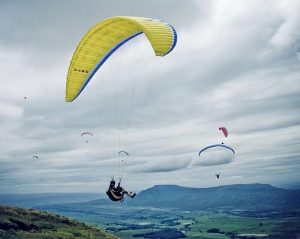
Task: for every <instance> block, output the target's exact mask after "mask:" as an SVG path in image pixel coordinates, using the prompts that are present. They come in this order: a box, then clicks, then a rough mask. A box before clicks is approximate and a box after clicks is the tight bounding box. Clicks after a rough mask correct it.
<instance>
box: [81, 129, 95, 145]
mask: <svg viewBox="0 0 300 239" xmlns="http://www.w3.org/2000/svg"><path fill="white" fill-rule="evenodd" d="M84 135H90V136H93V134H92V133H90V132H83V133H82V134H81V136H84ZM85 142H86V143H88V142H89V141H88V140H86V141H85Z"/></svg>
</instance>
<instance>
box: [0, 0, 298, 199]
mask: <svg viewBox="0 0 300 239" xmlns="http://www.w3.org/2000/svg"><path fill="white" fill-rule="evenodd" d="M299 12H300V1H296V0H289V1H288V0H286V1H279V0H278V1H274V0H271V1H260V0H257V1H254V0H253V1H248V0H235V1H222V0H220V1H186V0H165V1H162V0H151V1H150V0H149V1H148V0H143V1H140V0H128V1H122V0H119V1H116V0H107V1H99V0H95V1H93V0H87V1H79V0H78V1H71V0H68V1H67V0H53V1H50V0H45V1H38V0H31V1H30V0H28V1H16V0H10V1H4V0H2V1H0V34H1V35H0V36H1V37H0V64H1V70H0V79H1V87H0V131H1V136H0V192H1V193H31V192H104V191H105V190H106V188H107V184H108V182H109V179H110V177H111V176H112V175H115V176H116V177H118V176H119V174H122V175H123V185H124V187H125V188H126V189H128V190H142V189H146V188H147V187H150V186H153V185H157V184H178V185H182V186H193V187H210V186H218V185H225V184H238V183H270V184H272V185H275V186H281V185H287V184H294V183H299V182H300V178H299V170H300V31H299V29H300V14H299ZM119 15H128V16H143V17H149V18H156V19H160V20H163V21H165V22H168V23H169V24H171V25H172V26H173V27H174V28H175V29H176V31H177V34H178V41H177V45H176V47H175V48H174V50H173V51H172V52H171V53H170V54H169V55H167V56H165V57H163V58H161V57H156V56H155V55H154V53H153V50H152V48H151V45H150V43H149V42H148V40H147V38H146V37H145V36H144V35H141V36H139V37H137V38H135V39H133V40H131V41H130V42H128V43H127V44H125V45H124V46H122V47H121V48H120V49H119V50H118V51H117V52H115V53H114V54H113V55H112V56H111V57H110V59H109V60H108V61H107V62H106V63H105V64H104V65H103V67H101V68H100V69H99V71H98V72H97V73H96V75H95V76H94V77H93V79H92V80H91V82H90V83H89V85H88V86H87V87H86V88H85V90H84V91H83V92H82V94H81V95H80V96H79V97H78V98H77V99H76V100H75V101H74V102H71V103H66V102H65V101H64V94H65V84H66V75H67V70H68V66H69V63H70V59H71V57H72V54H73V52H74V50H75V48H76V45H77V44H78V42H79V41H80V39H81V38H82V37H83V35H84V34H85V33H86V32H87V31H88V29H89V28H90V27H91V26H93V25H94V24H96V23H97V22H100V21H102V20H104V19H106V18H108V17H112V16H119ZM24 97H26V99H25V98H24ZM221 126H225V127H227V129H228V131H229V136H228V137H227V138H225V137H224V135H223V134H222V132H221V131H219V130H218V129H219V127H221ZM83 132H92V133H93V136H90V135H84V136H82V137H81V134H82V133H83ZM221 142H224V143H225V144H226V145H228V146H230V147H232V148H233V149H234V150H235V152H236V154H235V156H234V157H232V154H231V151H228V150H226V148H224V150H225V151H224V152H221V151H220V152H219V151H218V152H216V151H213V150H212V152H205V153H206V155H203V157H201V155H200V157H199V156H198V153H199V151H200V150H201V149H203V148H204V147H206V146H209V145H211V144H220V143H221ZM120 150H125V151H127V152H128V153H129V155H130V156H129V157H125V156H124V157H123V156H120V157H119V156H118V152H119V151H120ZM228 153H229V154H228ZM34 155H37V156H38V159H36V158H33V156H34ZM122 160H123V162H124V165H123V166H122V164H121V167H119V162H122ZM201 160H204V161H201ZM210 160H211V161H210ZM217 172H219V173H221V176H220V179H217V178H216V177H215V174H216V173H217Z"/></svg>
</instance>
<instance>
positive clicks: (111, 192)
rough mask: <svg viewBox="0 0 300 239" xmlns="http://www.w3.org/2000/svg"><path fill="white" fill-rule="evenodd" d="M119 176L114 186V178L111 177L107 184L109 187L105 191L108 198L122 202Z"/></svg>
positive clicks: (122, 196)
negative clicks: (116, 184)
mask: <svg viewBox="0 0 300 239" xmlns="http://www.w3.org/2000/svg"><path fill="white" fill-rule="evenodd" d="M120 184H121V178H120V179H119V183H118V186H117V187H115V180H114V179H113V178H112V179H111V181H110V184H109V188H108V190H107V191H106V194H107V196H108V197H109V198H110V200H112V201H115V202H118V201H120V203H122V202H123V201H124V192H123V191H124V189H123V188H122V187H121V186H120Z"/></svg>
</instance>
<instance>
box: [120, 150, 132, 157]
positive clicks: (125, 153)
mask: <svg viewBox="0 0 300 239" xmlns="http://www.w3.org/2000/svg"><path fill="white" fill-rule="evenodd" d="M118 155H119V156H122V155H124V156H129V153H127V152H126V151H123V150H121V151H119V153H118Z"/></svg>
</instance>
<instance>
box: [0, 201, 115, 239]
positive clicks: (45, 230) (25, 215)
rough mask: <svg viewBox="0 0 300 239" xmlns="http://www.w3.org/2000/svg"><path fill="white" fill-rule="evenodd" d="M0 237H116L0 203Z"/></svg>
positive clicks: (56, 217)
mask: <svg viewBox="0 0 300 239" xmlns="http://www.w3.org/2000/svg"><path fill="white" fill-rule="evenodd" d="M0 238H6V239H9V238H18V239H19V238H20V239H22V238H28V239H29V238H30V239H34V238H44V239H52V238H53V239H54V238H56V239H65V238H68V239H69V238H72V239H75V238H76V239H77V238H78V239H79V238H90V239H93V238H97V239H98V238H106V239H110V238H111V239H114V238H116V237H114V236H112V235H110V234H108V233H106V232H104V231H102V230H100V229H98V228H95V227H91V226H88V225H86V224H84V223H81V222H78V221H75V220H71V219H69V218H67V217H63V216H60V215H55V214H51V213H48V212H44V211H38V210H35V209H21V208H16V207H9V206H1V205H0Z"/></svg>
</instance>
